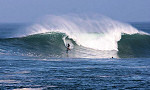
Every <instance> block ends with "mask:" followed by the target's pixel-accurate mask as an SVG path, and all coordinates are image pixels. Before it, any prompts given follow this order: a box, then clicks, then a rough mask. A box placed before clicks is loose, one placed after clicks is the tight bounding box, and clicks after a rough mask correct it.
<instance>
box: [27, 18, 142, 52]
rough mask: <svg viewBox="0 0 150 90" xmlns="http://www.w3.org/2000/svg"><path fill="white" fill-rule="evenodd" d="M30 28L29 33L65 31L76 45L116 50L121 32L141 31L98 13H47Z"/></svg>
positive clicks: (132, 32) (133, 32)
mask: <svg viewBox="0 0 150 90" xmlns="http://www.w3.org/2000/svg"><path fill="white" fill-rule="evenodd" d="M30 29H31V30H29V34H37V33H45V32H61V33H65V34H66V35H68V37H69V38H72V39H73V40H74V41H75V42H76V43H77V44H78V45H81V46H84V47H88V48H92V49H96V50H118V44H117V42H118V41H119V40H120V39H121V35H122V34H124V33H126V34H135V33H143V32H140V31H138V30H137V29H136V28H134V27H132V26H131V25H129V24H125V23H121V22H118V21H115V20H112V19H110V18H108V17H105V16H98V15H93V16H86V15H60V16H56V15H49V16H46V19H45V20H43V22H42V23H41V24H36V25H33V26H32V28H30Z"/></svg>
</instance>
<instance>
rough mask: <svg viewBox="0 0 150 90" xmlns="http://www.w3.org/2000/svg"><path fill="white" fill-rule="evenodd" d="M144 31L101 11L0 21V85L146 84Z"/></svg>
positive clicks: (26, 89) (149, 29)
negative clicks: (67, 49) (17, 21)
mask: <svg viewBox="0 0 150 90" xmlns="http://www.w3.org/2000/svg"><path fill="white" fill-rule="evenodd" d="M149 33H150V23H146V22H145V23H137V22H136V23H135V22H134V23H123V22H120V21H116V20H113V19H111V18H108V17H106V16H101V15H48V16H46V17H44V18H42V19H40V20H38V21H37V22H35V23H27V24H25V23H23V24H22V23H0V89H1V90H53V89H65V90H66V89H77V90H78V89H79V90H80V89H90V90H91V89H92V90H93V89H94V90H97V89H110V90H111V89H123V90H124V89H142V90H143V89H149V88H150V78H149V75H150V70H149V69H150V62H149V60H150V54H149V53H150V35H149ZM68 43H69V44H70V45H71V47H70V48H71V50H70V51H68V53H66V45H67V44H68ZM112 57H113V58H112Z"/></svg>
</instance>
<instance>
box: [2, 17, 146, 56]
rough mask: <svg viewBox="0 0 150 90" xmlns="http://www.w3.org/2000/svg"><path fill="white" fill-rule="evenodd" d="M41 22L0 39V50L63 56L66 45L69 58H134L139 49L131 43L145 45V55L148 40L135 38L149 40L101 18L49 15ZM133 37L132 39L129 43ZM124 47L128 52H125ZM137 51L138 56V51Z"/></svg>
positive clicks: (121, 25)
mask: <svg viewBox="0 0 150 90" xmlns="http://www.w3.org/2000/svg"><path fill="white" fill-rule="evenodd" d="M43 21H44V22H43V23H39V24H35V25H32V26H31V27H29V28H27V29H26V31H25V32H22V33H21V34H17V35H18V36H19V35H20V38H5V39H0V45H1V46H2V47H3V48H2V51H7V50H6V49H7V48H9V49H10V50H8V51H9V53H12V52H18V53H22V54H25V55H28V54H30V55H32V56H44V57H45V56H47V57H66V56H65V55H66V52H65V50H66V44H67V43H69V44H70V45H71V49H72V50H71V51H70V52H71V53H72V54H71V55H70V56H71V57H88V56H91V57H100V58H101V57H104V58H105V57H111V56H114V57H128V55H129V54H128V53H129V52H132V53H131V55H129V56H131V57H132V56H133V57H134V56H135V55H134V54H135V53H136V52H135V51H136V49H138V48H140V47H139V46H137V47H138V48H134V47H133V46H136V45H133V44H132V42H135V43H138V42H142V43H145V44H143V45H146V47H145V46H144V49H143V51H144V50H145V52H147V50H146V49H145V48H149V46H148V42H149V40H148V39H146V42H143V41H142V40H141V38H138V37H142V38H143V39H145V38H149V35H148V34H147V33H145V32H142V31H140V30H137V29H136V28H134V27H132V26H131V25H129V24H126V23H121V22H118V21H115V20H112V19H110V18H108V17H105V16H82V15H81V16H80V15H61V16H56V15H50V16H47V17H46V20H43ZM15 37H16V36H15ZM128 37H130V38H128ZM133 37H136V39H134V40H133ZM128 39H129V40H128ZM132 40H133V41H132ZM136 41H138V42H136ZM128 42H130V43H128ZM137 45H141V44H139V43H138V44H137ZM7 46H8V47H7ZM141 46H142V45H141ZM128 47H130V49H125V48H128ZM141 51H142V49H141ZM137 52H139V53H140V51H137ZM104 53H105V54H104ZM103 54H104V55H103ZM139 56H140V55H139Z"/></svg>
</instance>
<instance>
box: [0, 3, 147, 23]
mask: <svg viewBox="0 0 150 90" xmlns="http://www.w3.org/2000/svg"><path fill="white" fill-rule="evenodd" d="M70 13H75V14H79V13H81V14H89V13H90V14H102V15H105V16H108V17H111V18H113V19H116V20H120V21H124V22H147V21H148V22H150V0H0V22H33V21H36V20H37V19H38V18H40V17H43V16H45V15H49V14H52V15H54V14H57V15H62V14H70Z"/></svg>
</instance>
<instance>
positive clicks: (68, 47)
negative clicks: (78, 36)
mask: <svg viewBox="0 0 150 90" xmlns="http://www.w3.org/2000/svg"><path fill="white" fill-rule="evenodd" d="M69 50H70V44H69V43H68V44H67V53H68V51H69Z"/></svg>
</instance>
